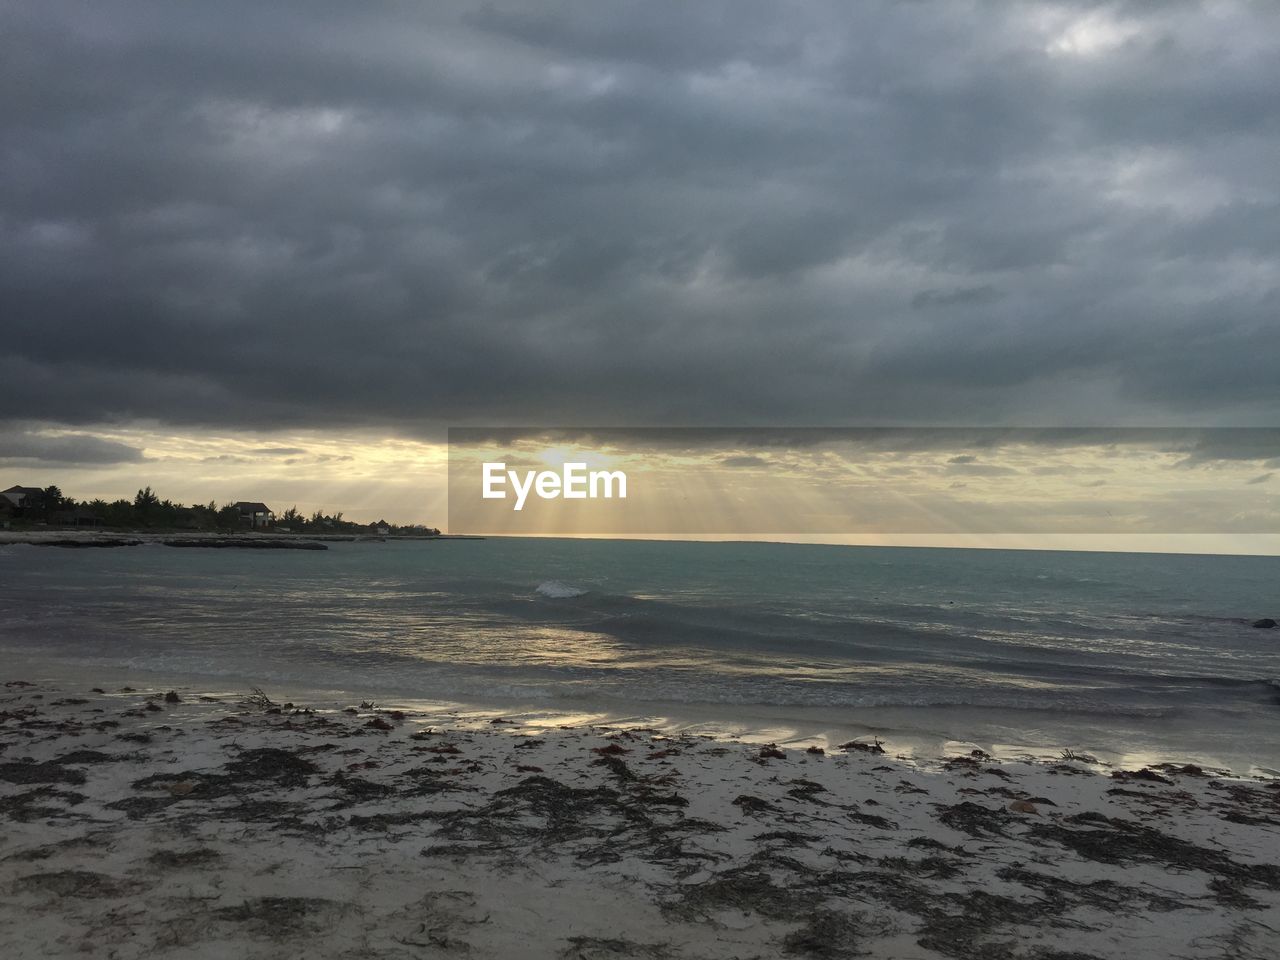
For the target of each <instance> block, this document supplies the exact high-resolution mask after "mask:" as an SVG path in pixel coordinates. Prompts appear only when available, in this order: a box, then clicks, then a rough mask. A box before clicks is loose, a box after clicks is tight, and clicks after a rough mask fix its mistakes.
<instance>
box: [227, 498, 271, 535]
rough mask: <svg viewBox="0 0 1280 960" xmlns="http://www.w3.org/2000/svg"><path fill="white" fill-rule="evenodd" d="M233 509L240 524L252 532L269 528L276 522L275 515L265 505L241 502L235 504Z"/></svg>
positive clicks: (246, 501)
mask: <svg viewBox="0 0 1280 960" xmlns="http://www.w3.org/2000/svg"><path fill="white" fill-rule="evenodd" d="M235 509H236V514H237V516H238V517H239V519H240V524H241V525H242V526H246V527H252V528H253V529H254V530H260V529H263V528H265V527H270V526H272V525H273V524H274V523H275V522H276V515H275V514H274V513H273V512H272V511H271V508H270V507H268V506H267V505H266V504H265V503H256V502H250V501H248V500H241V501H239V502H238V503H236V504H235Z"/></svg>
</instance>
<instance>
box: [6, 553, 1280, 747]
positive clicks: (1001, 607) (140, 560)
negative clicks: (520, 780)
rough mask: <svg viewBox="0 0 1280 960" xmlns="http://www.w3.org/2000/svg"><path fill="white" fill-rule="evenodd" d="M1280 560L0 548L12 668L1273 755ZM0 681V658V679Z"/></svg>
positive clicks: (1025, 741)
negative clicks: (1257, 621) (1274, 619)
mask: <svg viewBox="0 0 1280 960" xmlns="http://www.w3.org/2000/svg"><path fill="white" fill-rule="evenodd" d="M1277 583H1280V558H1272V557H1214V556H1169V555H1154V554H1100V553H1060V552H1028V551H996V550H992V551H981V550H936V549H908V548H865V547H833V546H814V545H789V544H745V543H662V542H653V541H601V540H519V539H511V540H507V539H490V540H476V541H466V540H457V541H438V542H421V541H409V542H399V543H397V542H389V543H334V544H330V549H329V550H328V551H326V552H305V551H228V550H182V551H178V550H173V549H171V548H165V547H162V546H151V545H149V546H144V547H137V548H121V549H116V550H60V549H52V548H43V547H30V546H8V547H0V584H2V587H0V653H3V655H4V656H5V658H6V659H7V660H8V661H9V662H10V663H11V664H12V665H14V666H13V668H12V669H16V668H17V666H18V665H19V664H21V665H23V669H33V668H34V665H37V664H38V665H44V666H45V667H47V669H48V670H50V671H54V672H56V671H57V670H58V669H59V668H60V667H63V668H66V669H67V670H74V671H76V672H77V673H86V674H91V673H94V672H97V673H100V674H102V675H103V676H107V675H110V676H131V677H134V678H135V679H136V680H138V681H139V682H145V679H146V677H148V676H151V677H157V678H158V677H166V678H173V677H192V678H202V679H203V681H204V682H206V683H213V684H221V685H226V686H234V685H237V684H238V685H240V686H241V687H243V686H244V685H247V684H249V683H256V684H261V685H264V686H268V687H273V688H276V689H280V688H287V689H307V690H330V691H335V690H336V691H350V692H351V693H352V694H353V695H360V696H368V695H371V694H373V693H376V694H377V695H378V696H380V697H382V698H383V699H389V698H397V699H400V700H405V701H408V700H446V701H461V702H466V703H476V704H495V705H499V706H500V705H504V704H505V705H523V707H524V708H526V709H527V708H530V707H533V708H537V709H541V710H543V711H547V712H563V713H584V712H585V713H591V714H601V715H609V716H630V717H650V718H659V719H662V718H675V719H681V720H685V721H696V722H698V723H700V724H703V725H707V726H710V727H713V728H717V729H721V730H728V731H730V732H736V733H746V734H750V733H752V732H753V731H755V732H759V731H762V730H763V731H768V732H775V733H787V732H791V733H794V734H796V735H801V736H803V735H806V734H807V733H811V732H818V731H834V730H852V731H858V730H874V731H877V732H879V733H881V735H883V736H885V737H886V738H887V739H889V740H891V741H894V740H895V738H896V739H898V740H901V742H903V743H920V742H928V743H932V742H944V741H947V740H965V741H973V742H976V743H979V744H982V745H984V746H997V747H1000V748H1003V749H1005V750H1013V751H1017V750H1022V749H1025V750H1033V751H1040V752H1043V751H1046V750H1052V749H1057V748H1059V747H1061V746H1067V745H1070V746H1074V747H1076V748H1078V749H1084V750H1088V751H1090V752H1093V753H1097V754H1099V755H1105V756H1110V757H1118V758H1128V759H1134V758H1140V759H1147V758H1172V759H1180V760H1181V759H1194V760H1199V761H1203V762H1210V763H1218V764H1221V765H1225V766H1230V767H1232V768H1234V769H1250V768H1253V767H1254V766H1257V767H1260V768H1264V769H1265V768H1275V767H1280V737H1277V735H1276V734H1277V733H1278V732H1280V689H1278V687H1277V681H1276V678H1278V677H1280V630H1258V629H1253V628H1251V627H1250V626H1249V625H1248V621H1249V620H1252V619H1254V618H1256V617H1261V616H1266V615H1275V614H1276V613H1277V610H1276V607H1275V604H1276V603H1277V599H1276V585H1277ZM4 672H6V673H8V672H10V671H9V670H6V671H4Z"/></svg>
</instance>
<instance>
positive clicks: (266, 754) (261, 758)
mask: <svg viewBox="0 0 1280 960" xmlns="http://www.w3.org/2000/svg"><path fill="white" fill-rule="evenodd" d="M224 769H225V770H226V771H227V775H228V776H230V777H231V778H232V779H235V780H271V781H273V782H274V783H275V784H276V785H278V786H281V787H302V786H306V784H307V778H308V777H310V776H311V775H312V774H314V773H318V772H319V771H320V768H319V767H317V766H316V765H315V764H314V763H312V762H311V761H310V760H307V759H304V758H303V757H300V756H298V755H297V754H296V753H293V752H291V751H289V750H280V749H278V748H276V747H262V748H259V749H256V750H245V751H244V752H243V753H241V754H240V755H239V756H238V757H236V759H234V760H232V761H231V762H230V763H228V764H226V765H225V767H224Z"/></svg>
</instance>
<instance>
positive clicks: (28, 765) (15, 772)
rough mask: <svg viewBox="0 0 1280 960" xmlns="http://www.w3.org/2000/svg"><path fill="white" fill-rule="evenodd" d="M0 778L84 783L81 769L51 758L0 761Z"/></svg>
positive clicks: (23, 782)
mask: <svg viewBox="0 0 1280 960" xmlns="http://www.w3.org/2000/svg"><path fill="white" fill-rule="evenodd" d="M0 780H4V781H6V782H7V783H18V784H35V783H69V784H71V785H72V786H79V785H80V784H82V783H84V781H85V775H84V771H83V770H70V769H68V768H67V767H65V766H63V765H62V764H60V763H57V762H55V761H53V760H46V761H44V762H43V763H36V762H35V761H34V760H23V761H18V762H16V763H0Z"/></svg>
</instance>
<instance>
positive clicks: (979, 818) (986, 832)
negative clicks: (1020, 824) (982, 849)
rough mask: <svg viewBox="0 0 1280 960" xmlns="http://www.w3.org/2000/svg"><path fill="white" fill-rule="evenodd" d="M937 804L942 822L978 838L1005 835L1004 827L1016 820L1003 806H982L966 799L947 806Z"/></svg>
mask: <svg viewBox="0 0 1280 960" xmlns="http://www.w3.org/2000/svg"><path fill="white" fill-rule="evenodd" d="M937 806H938V809H939V810H940V811H941V812H940V813H939V814H938V819H939V820H940V821H941V822H942V823H944V824H945V825H947V826H948V827H950V828H951V829H952V830H956V831H958V832H960V833H967V834H968V835H969V836H971V837H976V838H978V839H989V838H991V837H1007V836H1008V834H1007V833H1006V832H1005V827H1007V826H1008V825H1009V824H1011V823H1015V822H1017V821H1016V818H1014V817H1011V816H1010V815H1009V814H1008V812H1007V811H1005V810H1004V809H1003V808H1000V807H996V808H994V809H993V808H991V807H984V806H981V805H980V804H977V803H972V802H971V801H968V800H965V801H963V802H961V803H955V804H951V805H949V806H948V805H944V804H938V805H937Z"/></svg>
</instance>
